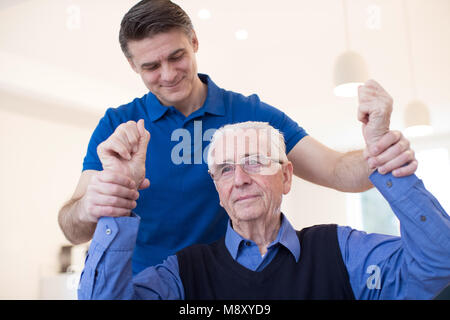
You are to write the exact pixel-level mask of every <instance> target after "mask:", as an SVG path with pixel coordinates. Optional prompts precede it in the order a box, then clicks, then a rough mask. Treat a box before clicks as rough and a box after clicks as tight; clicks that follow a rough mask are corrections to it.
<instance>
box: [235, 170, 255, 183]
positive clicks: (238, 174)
mask: <svg viewBox="0 0 450 320" xmlns="http://www.w3.org/2000/svg"><path fill="white" fill-rule="evenodd" d="M251 181H252V179H251V178H250V176H249V175H248V173H247V172H245V171H244V169H242V167H241V166H240V165H236V169H235V170H234V184H235V185H237V186H240V185H243V184H248V183H250V182H251Z"/></svg>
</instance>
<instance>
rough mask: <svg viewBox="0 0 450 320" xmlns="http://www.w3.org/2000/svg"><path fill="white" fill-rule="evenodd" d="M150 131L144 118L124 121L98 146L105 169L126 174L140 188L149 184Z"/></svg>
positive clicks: (99, 155) (98, 152)
mask: <svg viewBox="0 0 450 320" xmlns="http://www.w3.org/2000/svg"><path fill="white" fill-rule="evenodd" d="M149 141H150V133H149V132H148V131H147V130H146V129H145V126H144V120H142V119H141V120H139V121H138V122H137V123H136V122H135V121H128V122H126V123H122V124H121V125H120V126H118V127H117V129H116V130H115V131H114V133H113V134H112V135H111V136H110V137H109V138H108V139H107V140H105V141H103V142H102V143H101V144H99V146H98V148H97V154H98V157H99V158H100V161H101V162H102V165H103V170H107V171H114V172H119V173H121V174H124V175H126V176H128V177H130V178H131V179H133V180H134V182H135V183H136V186H137V187H138V189H143V188H146V187H148V186H149V184H150V182H149V180H148V179H145V160H146V157H147V146H148V142H149Z"/></svg>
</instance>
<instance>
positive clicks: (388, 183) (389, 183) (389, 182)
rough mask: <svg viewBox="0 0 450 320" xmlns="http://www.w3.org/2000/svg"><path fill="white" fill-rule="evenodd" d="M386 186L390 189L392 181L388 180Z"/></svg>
mask: <svg viewBox="0 0 450 320" xmlns="http://www.w3.org/2000/svg"><path fill="white" fill-rule="evenodd" d="M386 185H387V186H388V188H390V187H392V181H391V180H388V182H386Z"/></svg>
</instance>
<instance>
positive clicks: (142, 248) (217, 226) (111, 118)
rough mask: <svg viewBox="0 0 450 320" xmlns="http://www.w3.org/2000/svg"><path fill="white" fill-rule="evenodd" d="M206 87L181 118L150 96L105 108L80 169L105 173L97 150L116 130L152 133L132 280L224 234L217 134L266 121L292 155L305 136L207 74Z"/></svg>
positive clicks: (266, 107)
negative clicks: (214, 172)
mask: <svg viewBox="0 0 450 320" xmlns="http://www.w3.org/2000/svg"><path fill="white" fill-rule="evenodd" d="M199 77H200V79H201V80H202V82H203V83H205V84H207V86H208V93H207V97H206V100H205V103H204V105H203V106H202V107H201V108H200V109H198V110H197V111H195V112H193V113H192V114H190V115H189V116H188V117H186V116H184V115H183V114H182V113H181V112H179V111H178V110H177V109H175V108H174V107H167V106H163V105H162V104H161V103H160V102H159V100H158V99H157V98H156V96H155V95H153V94H152V93H150V92H149V93H148V94H146V95H144V96H143V97H142V98H136V99H134V100H133V101H132V102H131V103H128V104H126V105H122V106H120V107H118V108H110V109H108V110H107V111H106V113H105V116H104V117H103V118H102V119H100V122H99V123H98V125H97V127H96V129H95V130H94V133H93V134H92V137H91V140H90V142H89V145H88V149H87V154H86V157H85V158H84V162H83V171H84V170H103V168H102V165H101V162H100V160H99V158H98V155H97V146H98V145H99V144H100V143H101V142H103V141H104V140H106V139H107V138H108V137H109V136H110V135H111V134H112V133H113V132H114V130H115V129H116V128H117V127H118V126H119V125H120V124H121V123H124V122H127V121H130V120H133V121H138V120H139V119H144V120H145V127H146V129H147V130H148V131H149V132H150V134H151V139H150V142H149V144H148V150H147V161H146V177H147V178H148V179H149V180H150V183H151V184H150V187H149V188H147V189H145V190H141V191H140V197H139V199H138V201H137V207H136V208H135V209H134V212H136V213H137V214H138V215H139V216H140V217H141V223H140V226H139V231H138V236H137V241H136V247H135V250H134V253H133V259H132V262H133V273H137V272H140V271H141V270H143V269H144V268H146V267H148V266H151V265H156V264H159V263H161V262H162V261H163V260H164V259H165V258H167V257H168V256H170V255H173V254H175V253H176V252H177V251H179V250H181V249H183V248H185V247H187V246H189V245H191V244H194V243H210V242H213V241H215V240H217V239H219V238H220V237H222V236H223V235H224V234H225V231H226V228H227V220H228V216H227V214H226V212H225V210H224V209H223V208H222V207H220V205H219V197H218V194H217V191H216V189H215V187H214V184H213V181H212V179H211V178H210V176H209V175H208V167H207V163H206V153H207V147H208V145H209V142H210V140H211V137H212V135H213V134H214V131H215V130H216V129H218V128H220V127H222V126H223V125H225V124H229V123H237V122H244V121H263V122H269V123H270V125H272V126H273V127H275V128H277V129H279V130H280V131H281V132H282V133H283V135H284V138H285V141H286V149H287V152H289V151H290V150H291V149H292V148H293V147H294V146H295V145H296V144H297V142H298V141H300V139H302V138H303V137H304V136H306V135H307V133H306V132H305V130H304V129H303V128H301V127H300V126H299V125H298V124H297V123H296V122H295V121H293V120H292V119H290V118H289V117H288V116H287V115H286V114H284V113H283V112H281V111H280V110H278V109H276V108H274V107H272V106H270V105H268V104H266V103H264V102H261V101H260V100H259V98H258V96H257V95H251V96H249V97H245V96H243V95H241V94H239V93H235V92H232V91H228V90H224V89H221V88H219V87H217V85H216V84H215V83H214V82H213V81H212V80H211V79H210V78H209V76H207V75H204V74H199Z"/></svg>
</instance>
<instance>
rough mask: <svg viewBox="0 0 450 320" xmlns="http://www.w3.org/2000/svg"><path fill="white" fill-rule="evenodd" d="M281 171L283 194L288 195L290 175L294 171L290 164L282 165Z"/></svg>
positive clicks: (290, 183)
mask: <svg viewBox="0 0 450 320" xmlns="http://www.w3.org/2000/svg"><path fill="white" fill-rule="evenodd" d="M281 171H282V173H283V194H288V193H289V191H291V185H292V174H293V171H294V167H293V165H292V162H290V161H289V162H287V163H284V164H283V167H282V169H281Z"/></svg>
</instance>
